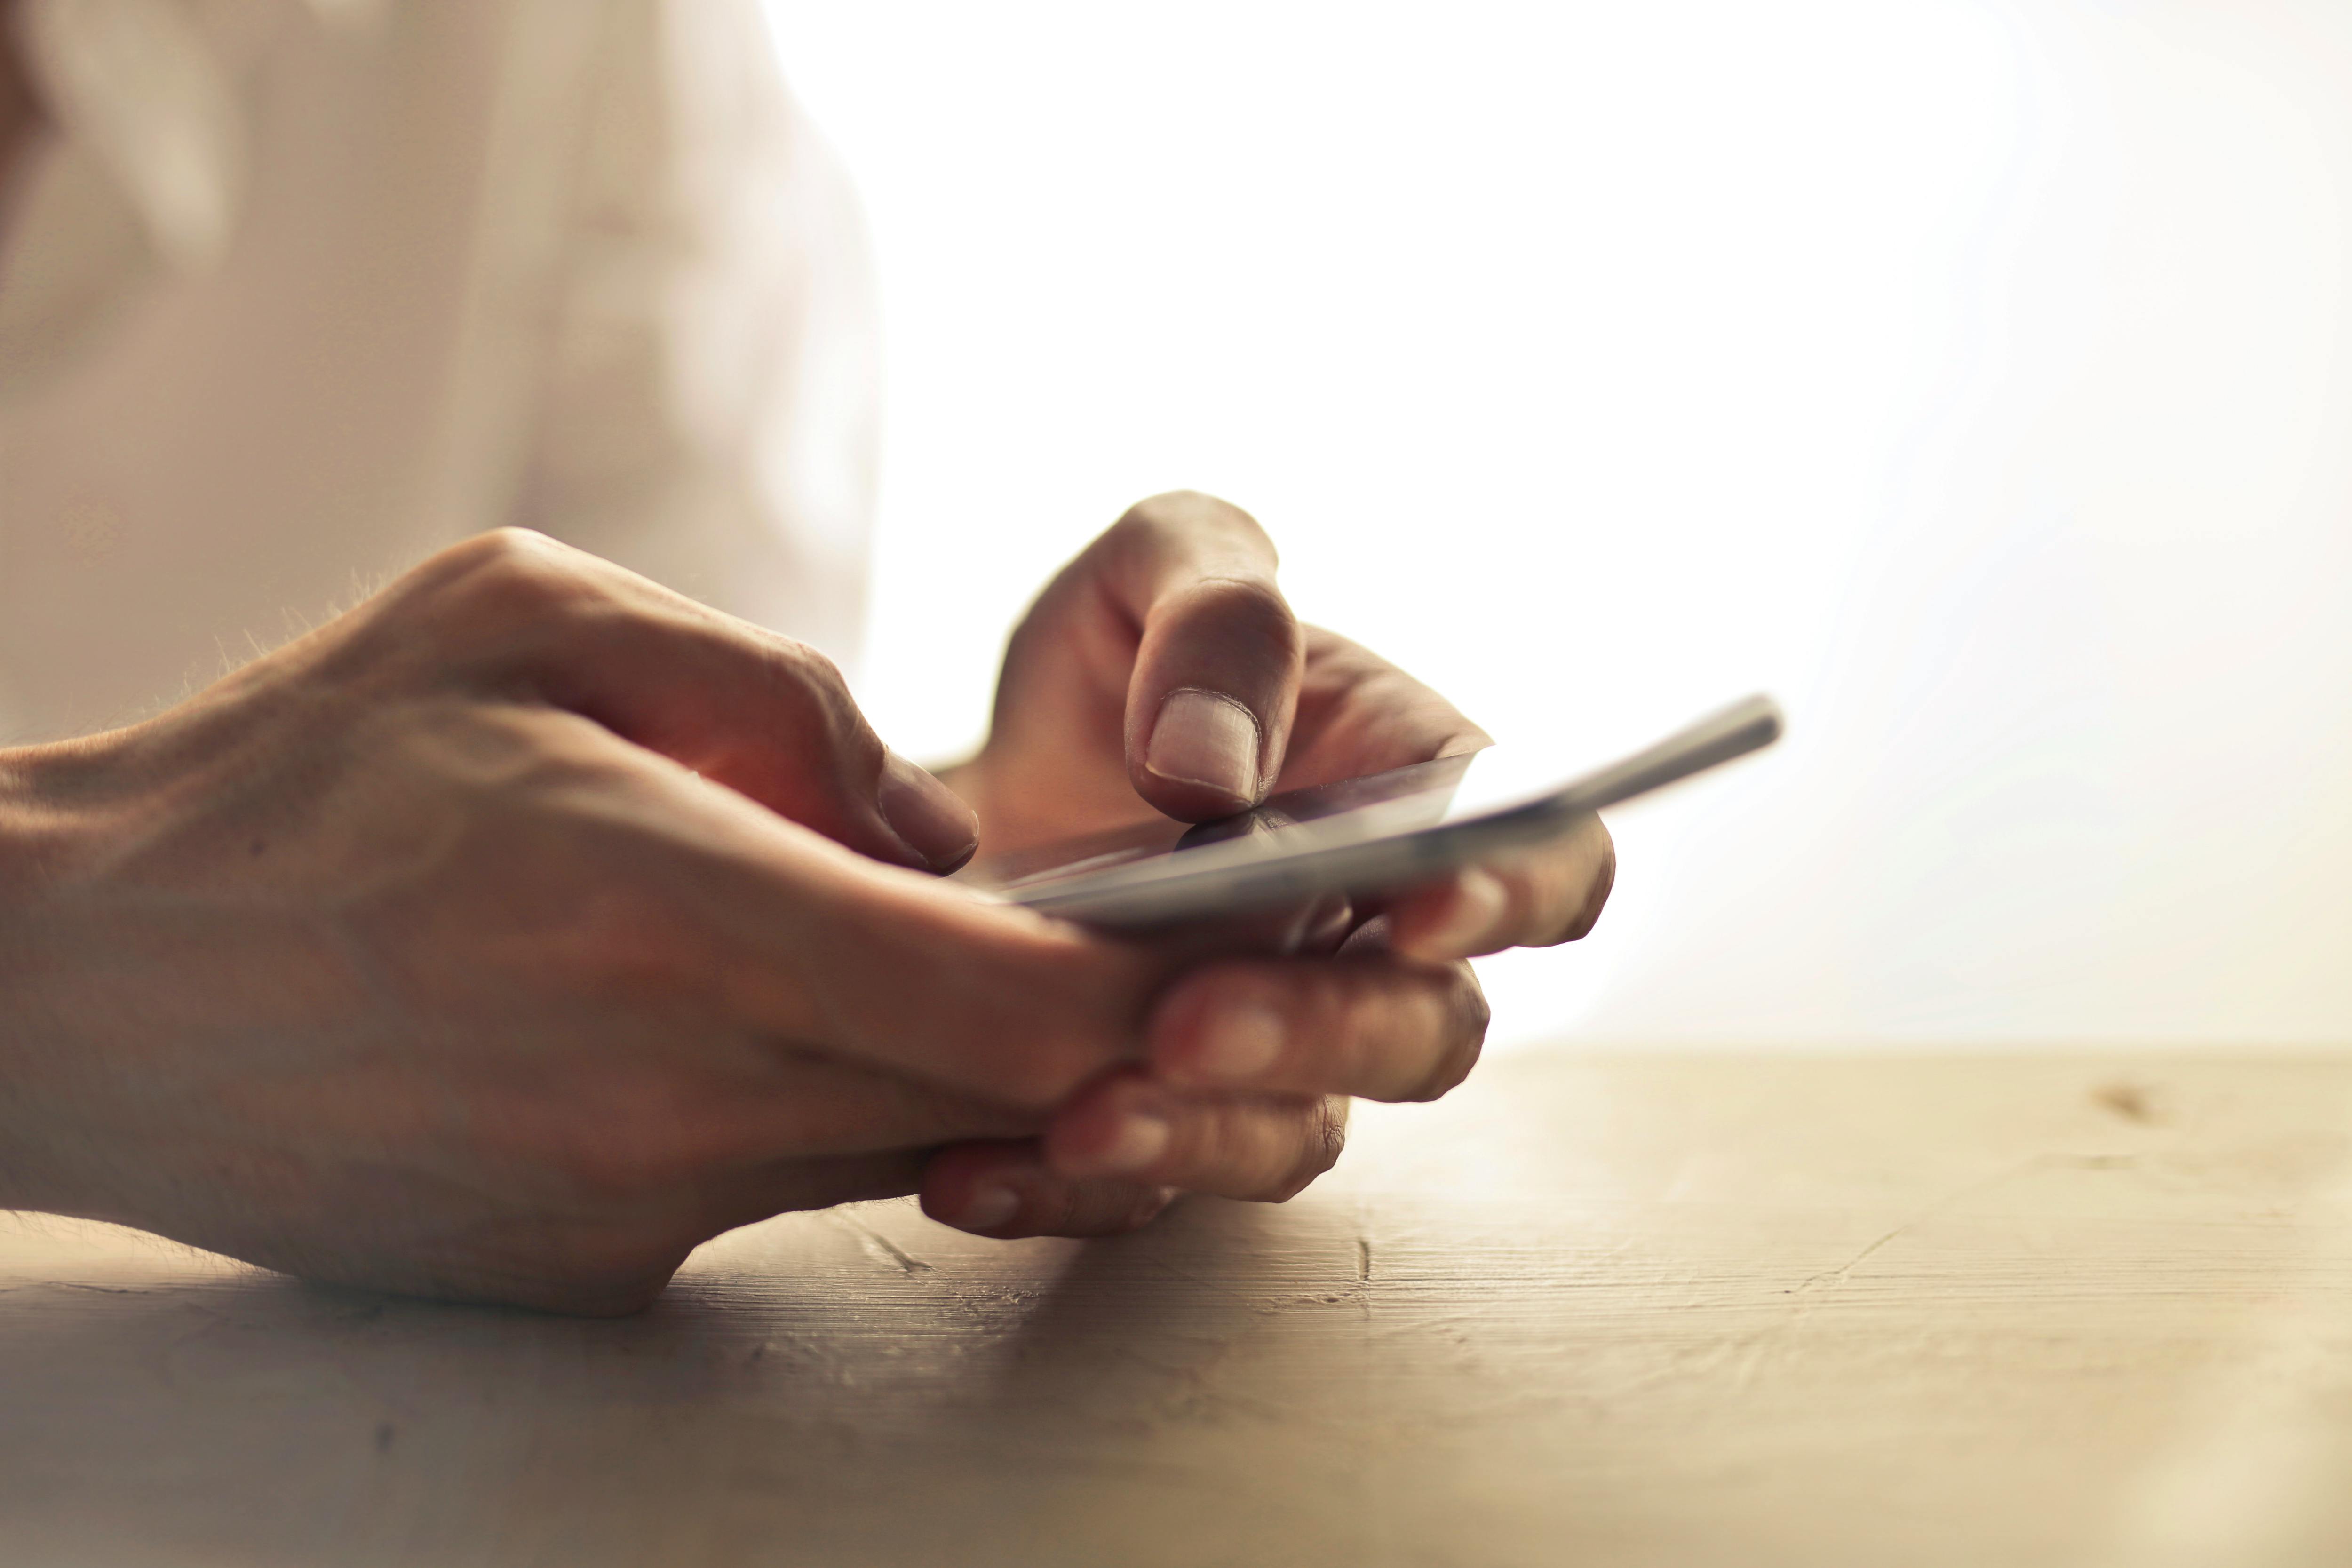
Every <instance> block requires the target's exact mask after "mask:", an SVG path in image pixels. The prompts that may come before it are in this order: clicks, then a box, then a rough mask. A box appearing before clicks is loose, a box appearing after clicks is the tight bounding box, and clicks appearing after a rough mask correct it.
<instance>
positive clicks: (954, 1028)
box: [661, 791, 1181, 1110]
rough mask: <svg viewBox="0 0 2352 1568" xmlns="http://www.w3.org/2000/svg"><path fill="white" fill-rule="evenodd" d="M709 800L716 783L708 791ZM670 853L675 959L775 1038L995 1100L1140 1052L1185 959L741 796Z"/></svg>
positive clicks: (1073, 1083)
mask: <svg viewBox="0 0 2352 1568" xmlns="http://www.w3.org/2000/svg"><path fill="white" fill-rule="evenodd" d="M701 793H703V794H705V795H710V796H712V797H713V798H714V801H715V800H716V798H717V797H718V795H719V792H716V791H704V792H701ZM665 855H666V857H667V859H669V860H674V861H676V862H677V866H678V870H677V873H676V875H675V880H676V882H677V889H676V891H675V893H674V894H673V895H672V898H673V900H674V901H675V903H676V904H677V906H678V908H679V909H680V910H682V911H684V914H683V915H682V918H681V919H680V920H679V921H677V924H678V925H679V926H680V927H681V928H682V929H681V932H680V934H679V935H678V936H677V937H667V936H663V937H662V939H661V940H664V941H667V942H671V943H672V944H684V945H685V946H686V948H687V951H686V952H684V954H683V955H682V957H681V958H680V959H679V961H678V962H679V963H680V964H681V966H683V967H685V968H687V969H688V972H689V973H691V974H692V975H693V976H694V977H695V978H696V979H697V981H698V984H700V985H702V986H703V987H705V988H706V991H705V994H707V995H708V997H709V1005H712V1006H714V1007H718V1008H722V1009H724V1010H725V1011H726V1013H727V1014H728V1016H732V1017H736V1018H740V1019H743V1020H746V1021H747V1022H749V1023H750V1024H751V1025H752V1026H754V1027H756V1028H758V1029H759V1030H761V1033H762V1034H764V1035H765V1036H767V1037H772V1038H777V1039H789V1040H810V1041H818V1042H822V1044H823V1046H824V1050H825V1051H826V1053H827V1054H828V1055H830V1056H835V1057H839V1058H843V1059H845V1060H849V1061H855V1062H859V1063H863V1064H866V1065H868V1066H874V1067H879V1068H884V1069H886V1070H890V1071H895V1072H900V1073H904V1074H907V1075H908V1076H911V1077H914V1078H916V1079H920V1080H922V1081H924V1082H926V1083H929V1084H933V1085H937V1086H940V1087H941V1088H944V1089H949V1090H951V1091H954V1092H956V1093H959V1094H962V1095H968V1096H971V1097H973V1098H976V1099H979V1100H983V1101H987V1102H989V1103H992V1104H994V1105H998V1106H1003V1107H1011V1108H1014V1109H1017V1110H1043V1109H1045V1108H1048V1107H1051V1106H1054V1105H1057V1104H1059V1103H1060V1102H1061V1101H1062V1100H1064V1099H1066V1098H1067V1097H1068V1095H1069V1094H1070V1093H1071V1091H1073V1090H1074V1089H1076V1088H1077V1087H1078V1086H1079V1085H1080V1084H1081V1083H1083V1082H1085V1081H1086V1080H1087V1079H1090V1078H1092V1077H1094V1076H1095V1075H1096V1074H1097V1073H1098V1072H1100V1071H1101V1070H1102V1069H1103V1068H1107V1067H1109V1066H1112V1065H1115V1064H1117V1063H1118V1062H1120V1061H1123V1060H1132V1059H1136V1058H1139V1057H1140V1055H1141V1054H1142V1041H1143V1023H1144V1020H1145V1018H1146V1017H1147V1016H1149V1013H1150V1005H1151V1001H1152V998H1153V996H1154V995H1156V994H1157V993H1158V991H1159V990H1160V987H1161V986H1162V985H1164V984H1166V982H1167V978H1168V976H1169V974H1170V973H1172V971H1173V970H1174V969H1175V968H1176V967H1177V966H1178V965H1179V963H1181V957H1179V956H1176V955H1171V954H1170V953H1166V952H1158V951H1155V950H1154V949H1152V948H1151V947H1150V946H1148V945H1146V944H1142V943H1135V942H1116V941H1113V940H1111V939H1110V938H1108V937H1105V936H1101V935H1098V934H1096V933H1093V932H1089V931H1085V930H1083V929H1081V928H1079V927H1077V926H1075V925H1072V924H1070V923H1069V922H1067V921H1055V920H1048V919H1046V918H1045V917H1044V916H1042V915H1039V914H1036V913H1034V911H1032V910H1024V909H1022V908H1019V907H1018V906H1015V905H1011V904H1005V903H1001V902H997V901H995V900H989V899H986V898H984V897H982V896H981V895H979V894H976V893H973V892H972V891H971V890H970V889H966V888H964V887H963V886H961V884H960V883H956V882H952V881H942V880H939V879H932V878H928V877H919V876H915V875H913V874H910V873H908V872H907V871H903V870H900V869H898V868H893V867H888V866H880V865H877V864H875V863H874V862H873V861H871V860H868V859H864V858H859V857H856V856H854V855H852V854H850V853H848V852H847V851H845V850H844V849H842V848H841V847H838V846H836V845H833V844H829V843H827V842H825V841H824V840H823V839H821V838H818V837H816V836H814V835H813V834H810V833H808V832H806V831H805V830H803V829H801V828H798V827H796V826H794V825H793V824H791V823H786V822H780V821H778V820H777V819H776V818H774V817H773V816H768V815H767V814H764V813H757V812H755V810H754V808H752V807H751V806H750V805H748V804H745V803H740V802H738V803H737V806H736V809H735V811H734V812H733V813H731V814H730V813H728V812H726V811H722V810H719V809H708V810H706V811H705V813H704V816H703V819H702V822H701V824H700V831H699V832H698V836H697V837H692V838H688V839H686V840H684V841H683V842H677V843H673V844H670V845H667V846H666V847H665Z"/></svg>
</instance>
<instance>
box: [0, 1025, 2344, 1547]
mask: <svg viewBox="0 0 2352 1568" xmlns="http://www.w3.org/2000/svg"><path fill="white" fill-rule="evenodd" d="M2347 1157H2352V1057H2347V1058H2340V1059H2329V1058H2307V1059H2299V1060H2298V1059H2243V1058H2220V1057H2216V1058H2160V1057H2148V1058H2134V1057H2125V1056H2116V1055H2097V1056H2091V1055H2067V1054H2063V1053H2045V1054H2041V1055H2014V1056H1982V1057H1973V1058H1970V1057H1953V1058H1914V1057H1903V1056H1885V1055H1879V1056H1865V1055H1854V1056H1844V1057H1840V1056H1802V1055H1800V1056H1790V1055H1768V1054H1762V1053H1758V1054H1752V1055H1724V1056H1719V1057H1706V1058H1692V1057H1675V1058H1640V1057H1631V1056H1628V1057H1622V1058H1610V1057H1606V1056H1593V1055H1576V1056H1568V1055H1545V1056H1535V1057H1524V1058H1514V1059H1509V1060H1505V1061H1500V1062H1496V1063H1492V1064H1490V1065H1489V1066H1488V1068H1486V1069H1483V1070H1482V1072H1481V1073H1480V1074H1479V1076H1478V1077H1477V1078H1476V1079H1474V1081H1473V1083H1472V1084H1471V1085H1470V1086H1469V1087H1467V1088H1465V1089H1463V1090H1461V1091H1459V1092H1458V1093H1457V1094H1456V1095H1455V1096H1454V1097H1453V1098H1452V1099H1451V1100H1448V1101H1446V1102H1444V1103H1443V1104H1440V1105H1437V1106H1430V1107H1403V1108H1393V1109H1391V1108H1366V1110H1364V1112H1363V1114H1362V1115H1361V1117H1360V1125H1359V1130H1358V1133H1357V1137H1356V1140H1355V1146H1354V1147H1353V1148H1352V1149H1351V1150H1350V1151H1349V1157H1348V1159H1347V1161H1346V1162H1345V1163H1343V1165H1342V1167H1341V1170H1340V1171H1339V1173H1336V1174H1335V1175H1334V1176H1333V1177H1331V1178H1328V1179H1327V1181H1326V1182H1325V1183H1324V1184H1322V1185H1320V1186H1318V1188H1317V1189H1315V1190H1314V1191H1313V1192H1312V1193H1310V1194H1308V1195H1307V1196H1306V1197H1304V1198H1302V1199H1300V1200H1298V1201H1297V1202H1296V1203H1294V1204H1291V1205H1287V1206H1286V1207H1282V1208H1257V1207H1251V1206H1245V1205H1229V1204H1221V1203H1213V1202H1195V1203H1192V1204H1189V1205H1184V1206H1182V1207H1181V1208H1180V1209H1179V1210H1178V1211H1177V1212H1176V1213H1174V1214H1173V1215H1171V1216H1170V1218H1169V1219H1168V1220H1166V1221H1164V1222H1163V1223H1161V1224H1160V1225H1159V1226H1156V1227H1155V1228H1153V1229H1152V1230H1150V1232H1148V1233H1145V1234H1143V1235H1139V1236H1136V1237H1126V1238H1121V1239H1118V1240H1116V1241H1110V1242H1101V1243H1092V1244H1083V1245H1081V1244H1075V1243H1063V1242H1030V1243H1022V1244H1017V1245H1011V1246H1002V1245H996V1244H992V1243H988V1242H984V1241H979V1240H975V1239H973V1238H971V1237H963V1236H960V1235H958V1234H956V1233H954V1232H951V1231H948V1230H945V1229H942V1228H940V1227H938V1226H932V1225H930V1224H929V1223H928V1222H927V1221H925V1220H924V1219H923V1218H922V1217H921V1216H920V1215H919V1214H917V1213H915V1212H914V1211H913V1210H912V1209H911V1208H910V1207H908V1205H903V1204H887V1205H866V1206H863V1207H859V1208H856V1209H854V1210H847V1211H840V1212H835V1213H833V1214H826V1215H793V1216H787V1217H784V1218H781V1219H777V1220H773V1221H771V1222H769V1223H768V1224H765V1225H761V1226H754V1227H752V1228H751V1229H748V1230H744V1231H740V1232H738V1233H736V1234H734V1235H732V1236H730V1237H724V1238H722V1239H721V1240H719V1242H716V1243H714V1244H712V1245H711V1246H709V1247H706V1248H705V1249H704V1250H703V1251H702V1252H700V1253H698V1255H697V1256H696V1258H694V1259H693V1261H692V1262H691V1263H690V1264H689V1265H688V1268H687V1270H686V1272H685V1273H684V1274H683V1275H682V1276H681V1277H680V1279H679V1280H678V1283H677V1285H676V1286H675V1287H674V1288H673V1289H671V1290H670V1292H669V1293H668V1295H667V1297H665V1298H664V1299H663V1300H662V1301H661V1302H660V1303H659V1304H658V1305H657V1306H656V1307H655V1308H654V1309H653V1310H651V1311H649V1312H647V1313H646V1314H645V1315H644V1316H642V1317H640V1318H636V1319H634V1320H629V1321H617V1322H590V1321H567V1320H562V1319H556V1318H547V1317H540V1316H534V1315H530V1314H527V1313H521V1312H504V1311H496V1310H477V1309H467V1308H455V1307H443V1306H435V1305H431V1304H426V1303H421V1302H415V1301H406V1300H388V1299H383V1298H379V1297H375V1296H372V1295H364V1294H360V1293H355V1292H349V1291H336V1290H324V1289H312V1288H307V1287H304V1286H300V1285H297V1284H294V1283H292V1282H290V1281H287V1280H284V1279H277V1278H274V1277H271V1276H268V1275H263V1274H258V1273H256V1272H253V1271H250V1270H246V1269H242V1268H236V1267H234V1266H232V1265H228V1264H226V1263H223V1262H220V1261H219V1260H217V1259H212V1258H205V1257H202V1256H200V1255H196V1254H194V1253H190V1252H188V1251H186V1250H184V1249H181V1248H177V1247H171V1246H168V1245H165V1244H163V1243H160V1242H156V1241H154V1240H152V1239H151V1238H147V1237H140V1236H136V1235H133V1234H131V1233H128V1232H124V1231H119V1230H113V1229H110V1228H108V1227H105V1226H87V1225H80V1224H73V1223H67V1222H61V1221H57V1220H51V1219H42V1218H37V1217H31V1216H24V1217H10V1218H0V1562H5V1563H8V1564H11V1565H12V1568H47V1565H50V1564H58V1565H68V1564H70V1565H73V1568H82V1565H85V1564H107V1565H121V1568H139V1565H144V1564H173V1565H179V1564H207V1565H209V1564H310V1563H322V1564H323V1563H332V1564H353V1565H364V1564H377V1563H383V1564H395V1563H397V1564H410V1563H415V1564H428V1563H429V1564H435V1565H451V1564H548V1565H556V1564H562V1565H566V1568H569V1565H600V1564H622V1563H627V1564H638V1563H657V1564H665V1565H685V1568H694V1565H700V1564H716V1563H730V1564H731V1563H814V1564H826V1565H841V1568H855V1565H861V1564H884V1563H888V1564H901V1563H922V1564H932V1563H940V1564H975V1565H988V1564H1015V1563H1017V1564H1022V1565H1024V1568H1045V1565H1055V1564H1081V1563H1083V1564H1101V1563H1123V1564H1145V1565H1154V1564H1170V1565H1176V1564H1182V1565H1184V1568H1211V1565H1214V1564H1228V1563H1230V1564H1248V1565H1253V1568H1255V1565H1258V1564H1288V1563H1349V1564H1395V1565H1399V1568H1406V1565H1412V1568H1423V1565H1429V1568H1435V1565H1453V1564H1465V1565H1470V1564H1479V1565H1483V1564H1580V1565H1581V1564H1675V1565H1678V1568H1679V1565H1702V1568H1704V1565H1709V1564H1718V1563H1720V1564H1735V1563H1736V1564H1741V1565H1743V1568H1748V1565H1759V1564H1780V1563H1787V1564H1805V1565H1807V1568H1820V1565H1822V1564H1835V1563H1867V1564H1873V1565H1883V1564H1898V1563H1900V1564H1913V1563H1920V1564H1940V1563H1952V1564H1963V1563H1965V1564H1972V1565H1973V1564H1989V1563H2001V1564H2042V1563H2049V1564H2062V1563H2063V1564H2068V1565H2070V1568H2072V1565H2077V1564H2093V1565H2098V1564H2131V1565H2139V1564H2152V1565H2170V1564H2175V1563H2180V1564H2188V1563H2214V1564H2222V1563H2227V1564H2233V1565H2234V1564H2249V1565H2264V1564H2280V1565H2284V1564H2305V1563H2309V1564H2320V1563H2330V1564H2336V1563H2346V1562H2352V1479H2347V1478H2352V1163H2347Z"/></svg>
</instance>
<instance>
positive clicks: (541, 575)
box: [442, 528, 595, 625]
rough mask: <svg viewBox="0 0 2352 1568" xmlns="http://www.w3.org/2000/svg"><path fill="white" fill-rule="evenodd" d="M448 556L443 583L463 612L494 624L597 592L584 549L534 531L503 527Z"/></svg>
mask: <svg viewBox="0 0 2352 1568" xmlns="http://www.w3.org/2000/svg"><path fill="white" fill-rule="evenodd" d="M448 554H449V555H450V556H453V557H454V559H452V560H450V561H449V565H450V568H451V570H450V572H449V574H448V575H447V576H446V577H445V578H444V579H442V585H443V586H444V588H445V589H446V592H447V594H448V595H450V596H451V597H452V598H453V599H454V600H455V602H456V604H457V606H458V607H459V609H460V611H461V612H462V613H464V614H466V615H467V616H476V617H480V618H481V619H483V620H486V621H488V622H489V623H491V624H494V625H506V624H511V623H515V622H519V621H530V620H538V619H541V618H543V617H545V616H551V615H555V614H560V613H562V612H563V611H566V610H570V609H573V608H577V607H579V606H580V605H583V604H585V603H587V602H589V601H590V600H592V599H593V597H594V596H595V594H594V589H593V584H592V582H591V580H590V579H589V577H588V575H587V574H586V573H584V572H583V570H582V568H581V565H580V561H581V557H580V554H579V552H576V551H574V550H572V548H570V547H569V546H568V545H563V544H559V543H558V542H555V541H554V540H552V539H550V538H548V537H547V536H546V535H545V534H543V533H535V532H533V531H530V529H526V528H501V529H498V530H496V531H492V532H489V533H485V534H481V535H478V537H476V538H473V539H469V540H467V541H466V542H464V543H462V544H458V545H456V546H453V547H452V550H451V551H450V552H448Z"/></svg>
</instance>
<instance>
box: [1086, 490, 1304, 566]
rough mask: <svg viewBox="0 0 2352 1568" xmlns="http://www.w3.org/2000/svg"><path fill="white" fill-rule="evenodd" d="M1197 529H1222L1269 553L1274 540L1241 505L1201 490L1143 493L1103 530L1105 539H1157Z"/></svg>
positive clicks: (1201, 531)
mask: <svg viewBox="0 0 2352 1568" xmlns="http://www.w3.org/2000/svg"><path fill="white" fill-rule="evenodd" d="M1200 533H1223V534H1225V535H1228V536H1230V537H1232V538H1234V539H1236V540H1239V541H1242V542H1245V543H1247V544H1250V545H1253V546H1255V548H1257V549H1260V550H1263V551H1265V552H1266V553H1267V555H1268V556H1269V557H1270V556H1271V555H1272V554H1273V553H1274V541H1273V539H1272V538H1271V537H1270V536H1269V535H1268V534H1267V533H1266V531H1265V527H1264V525H1263V524H1261V523H1260V522H1259V521H1258V520H1257V519H1256V518H1255V517H1252V516H1251V515H1250V514H1249V513H1248V512H1246V511H1244V510H1242V509H1241V508H1240V507H1237V506H1235V505H1234V503H1233V502H1231V501H1229V500H1224V499H1223V498H1222V497H1219V496H1213V495H1210V494H1208V493H1207V492H1205V491H1202V490H1189V489H1185V490H1162V491H1161V492H1160V494H1158V495H1153V496H1146V497H1144V498H1143V500H1139V501H1137V502H1136V503H1135V504H1134V505H1133V506H1131V507H1129V508H1128V509H1127V510H1126V511H1125V512H1123V513H1121V514H1120V516H1119V520H1118V521H1117V522H1115V523H1113V524H1112V525H1111V526H1110V529H1109V530H1108V532H1106V533H1105V534H1104V539H1105V541H1106V542H1120V543H1126V542H1136V541H1138V540H1144V541H1150V542H1161V541H1165V540H1169V539H1174V538H1180V537H1184V536H1188V535H1194V534H1200Z"/></svg>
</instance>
